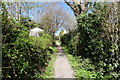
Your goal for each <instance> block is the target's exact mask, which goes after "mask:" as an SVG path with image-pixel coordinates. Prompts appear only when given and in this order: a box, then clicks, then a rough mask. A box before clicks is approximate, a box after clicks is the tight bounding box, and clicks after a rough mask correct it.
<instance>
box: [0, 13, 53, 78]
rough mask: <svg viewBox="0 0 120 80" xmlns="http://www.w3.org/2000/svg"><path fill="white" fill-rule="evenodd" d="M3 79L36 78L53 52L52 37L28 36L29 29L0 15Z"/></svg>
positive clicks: (45, 35) (44, 35)
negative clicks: (0, 24)
mask: <svg viewBox="0 0 120 80" xmlns="http://www.w3.org/2000/svg"><path fill="white" fill-rule="evenodd" d="M2 35H3V37H2V60H3V62H2V75H3V79H7V78H11V79H23V78H24V79H32V78H38V77H40V76H41V75H42V73H43V72H44V71H45V67H46V66H47V65H48V62H49V61H50V60H51V53H53V49H52V48H51V47H52V41H53V40H52V37H51V36H50V35H48V34H43V35H41V36H40V37H30V36H29V29H28V28H27V27H26V26H25V25H23V24H20V23H19V22H17V21H15V20H14V19H11V18H7V17H5V16H4V15H3V16H2Z"/></svg>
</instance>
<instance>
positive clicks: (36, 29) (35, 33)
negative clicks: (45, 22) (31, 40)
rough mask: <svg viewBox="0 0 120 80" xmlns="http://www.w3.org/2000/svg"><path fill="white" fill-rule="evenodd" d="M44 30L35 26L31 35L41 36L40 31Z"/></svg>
mask: <svg viewBox="0 0 120 80" xmlns="http://www.w3.org/2000/svg"><path fill="white" fill-rule="evenodd" d="M41 32H44V30H42V29H41V28H39V27H36V28H33V29H31V30H30V33H29V36H33V37H39V33H41Z"/></svg>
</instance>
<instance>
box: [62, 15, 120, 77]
mask: <svg viewBox="0 0 120 80" xmlns="http://www.w3.org/2000/svg"><path fill="white" fill-rule="evenodd" d="M77 21H78V29H77V31H75V32H72V33H69V34H66V35H65V36H63V37H62V39H61V41H62V43H63V44H65V45H67V48H68V49H69V53H70V54H72V55H74V56H81V57H82V58H89V59H90V60H92V64H93V65H95V69H94V71H96V72H99V73H100V74H101V75H103V76H107V77H105V78H117V77H118V76H119V70H118V67H119V66H120V64H119V62H117V63H116V62H115V60H117V61H119V60H118V58H117V56H119V55H116V56H115V55H114V52H116V53H118V52H119V50H118V44H116V43H114V42H112V41H111V40H109V39H108V38H107V37H105V36H103V35H104V29H103V25H102V23H103V19H102V18H101V17H100V16H99V15H97V14H96V13H91V14H86V13H84V14H81V15H80V16H78V18H77ZM66 36H67V37H66ZM71 37H72V38H71ZM64 40H65V41H64ZM111 55H114V56H112V57H111Z"/></svg>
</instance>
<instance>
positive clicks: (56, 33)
mask: <svg viewBox="0 0 120 80" xmlns="http://www.w3.org/2000/svg"><path fill="white" fill-rule="evenodd" d="M62 30H63V31H64V32H63V33H62V35H64V34H67V33H68V32H67V31H66V30H65V28H64V27H60V28H59V29H58V30H57V31H56V32H55V34H54V35H55V36H59V33H60V32H61V31H62Z"/></svg>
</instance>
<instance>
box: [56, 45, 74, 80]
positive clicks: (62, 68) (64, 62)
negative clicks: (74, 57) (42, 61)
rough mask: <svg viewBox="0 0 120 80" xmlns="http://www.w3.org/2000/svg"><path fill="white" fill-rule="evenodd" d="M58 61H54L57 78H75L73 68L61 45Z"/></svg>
mask: <svg viewBox="0 0 120 80" xmlns="http://www.w3.org/2000/svg"><path fill="white" fill-rule="evenodd" d="M56 55H57V57H56V61H55V63H54V71H55V74H54V77H55V78H75V77H74V72H73V69H72V68H71V66H70V64H69V61H68V59H67V57H66V55H65V53H64V50H63V49H62V47H61V46H58V47H57V53H56Z"/></svg>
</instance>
